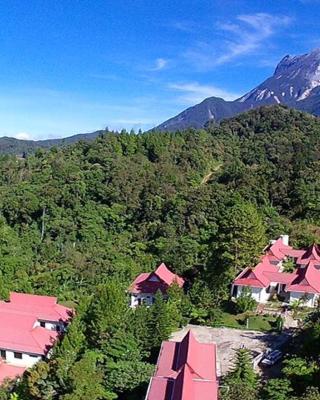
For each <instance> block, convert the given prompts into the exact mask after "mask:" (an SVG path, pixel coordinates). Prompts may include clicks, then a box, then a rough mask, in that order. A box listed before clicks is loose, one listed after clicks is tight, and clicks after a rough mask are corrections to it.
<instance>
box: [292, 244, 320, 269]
mask: <svg viewBox="0 0 320 400" xmlns="http://www.w3.org/2000/svg"><path fill="white" fill-rule="evenodd" d="M310 261H318V262H319V264H320V247H319V246H318V245H316V244H313V245H312V246H310V247H308V248H307V249H306V250H305V251H304V252H303V254H301V256H300V257H298V259H297V264H300V265H306V264H309V262H310Z"/></svg>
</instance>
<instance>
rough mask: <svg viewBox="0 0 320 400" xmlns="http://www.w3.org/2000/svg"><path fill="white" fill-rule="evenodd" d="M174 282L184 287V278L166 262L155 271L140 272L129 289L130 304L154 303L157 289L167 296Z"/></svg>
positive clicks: (134, 305)
mask: <svg viewBox="0 0 320 400" xmlns="http://www.w3.org/2000/svg"><path fill="white" fill-rule="evenodd" d="M174 283H177V285H179V286H180V287H181V288H182V287H183V286H184V279H182V278H181V277H180V276H178V275H176V274H174V273H173V272H171V271H170V270H169V269H168V268H167V266H166V265H165V264H164V263H162V264H160V265H159V267H158V268H157V269H156V270H155V271H154V272H146V273H142V274H140V275H139V276H138V277H137V278H136V279H135V280H134V281H133V282H132V284H131V286H130V288H129V289H128V292H129V295H130V306H131V307H137V306H139V305H140V304H146V305H148V306H150V305H152V304H153V303H154V298H155V294H156V293H157V291H159V290H160V292H161V293H162V294H163V296H166V293H167V290H168V288H169V286H171V285H172V284H174Z"/></svg>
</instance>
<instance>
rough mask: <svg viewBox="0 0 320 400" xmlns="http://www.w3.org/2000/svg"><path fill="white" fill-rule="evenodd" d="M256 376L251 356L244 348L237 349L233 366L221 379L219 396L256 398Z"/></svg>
mask: <svg viewBox="0 0 320 400" xmlns="http://www.w3.org/2000/svg"><path fill="white" fill-rule="evenodd" d="M257 390H258V377H257V374H256V373H255V372H254V370H253V366H252V358H251V356H250V353H249V351H248V350H247V349H245V348H240V349H238V350H237V352H236V355H235V360H234V364H233V367H232V369H231V371H230V372H228V374H227V375H226V376H225V378H224V379H223V385H222V389H221V398H222V399H223V400H238V399H239V398H245V399H249V400H255V399H257Z"/></svg>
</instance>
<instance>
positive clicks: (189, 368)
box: [146, 331, 218, 400]
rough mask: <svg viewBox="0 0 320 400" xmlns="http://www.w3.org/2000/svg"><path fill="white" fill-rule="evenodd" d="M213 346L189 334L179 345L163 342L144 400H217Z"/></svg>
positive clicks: (177, 343) (214, 347)
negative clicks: (200, 341)
mask: <svg viewBox="0 0 320 400" xmlns="http://www.w3.org/2000/svg"><path fill="white" fill-rule="evenodd" d="M217 393H218V384H217V377H216V345H215V344H213V343H212V344H205V343H199V342H198V341H197V340H196V339H195V337H194V336H193V334H192V332H191V331H189V332H188V333H187V334H186V336H185V337H184V338H183V340H182V341H181V342H168V341H167V342H163V343H162V346H161V350H160V354H159V358H158V362H157V367H156V372H155V374H154V377H153V378H152V379H151V381H150V385H149V389H148V393H147V397H146V400H200V399H201V400H217V396H218V395H217Z"/></svg>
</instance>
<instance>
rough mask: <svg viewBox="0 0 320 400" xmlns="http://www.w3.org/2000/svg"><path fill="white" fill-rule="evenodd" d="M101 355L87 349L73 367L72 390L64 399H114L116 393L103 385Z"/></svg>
mask: <svg viewBox="0 0 320 400" xmlns="http://www.w3.org/2000/svg"><path fill="white" fill-rule="evenodd" d="M99 357H100V355H99V354H98V353H95V352H93V351H87V352H86V353H85V354H84V355H83V357H82V358H81V359H80V360H79V361H77V362H76V363H75V364H74V366H73V367H72V369H71V374H70V376H71V380H72V383H71V392H70V393H67V394H65V395H63V396H62V397H61V398H62V399H63V400H87V399H90V400H100V399H101V400H113V399H115V398H116V395H115V394H114V393H112V392H110V391H107V390H106V389H105V388H104V386H103V374H102V371H101V370H100V368H99V366H98V360H99Z"/></svg>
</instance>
